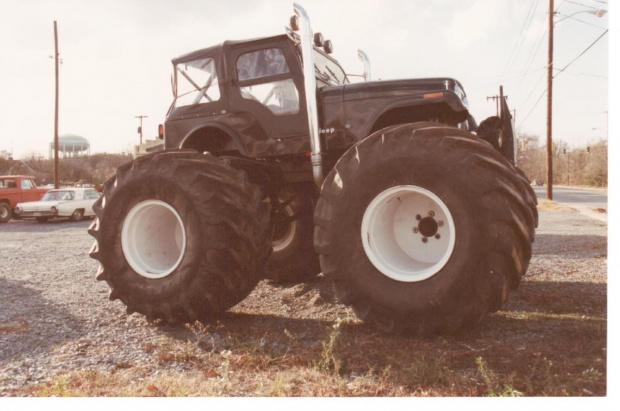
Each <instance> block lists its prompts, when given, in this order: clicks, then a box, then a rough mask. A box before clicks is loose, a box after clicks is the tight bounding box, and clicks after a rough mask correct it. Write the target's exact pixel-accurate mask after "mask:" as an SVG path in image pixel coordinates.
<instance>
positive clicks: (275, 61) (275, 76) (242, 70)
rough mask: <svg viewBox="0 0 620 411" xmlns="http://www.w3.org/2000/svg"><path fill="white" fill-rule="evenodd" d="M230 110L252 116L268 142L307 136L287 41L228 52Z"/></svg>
mask: <svg viewBox="0 0 620 411" xmlns="http://www.w3.org/2000/svg"><path fill="white" fill-rule="evenodd" d="M231 57H232V62H231V63H232V64H234V68H235V70H234V73H235V74H234V76H235V79H234V81H233V89H232V90H231V96H230V99H231V106H232V107H235V108H236V109H238V111H240V112H245V113H249V114H251V115H253V116H254V117H255V119H256V121H257V122H258V123H259V124H260V126H261V127H262V128H263V130H265V133H266V134H267V136H269V137H271V138H276V139H278V138H287V137H299V136H308V116H307V113H306V103H305V94H304V86H303V76H302V72H301V66H300V63H299V59H298V58H297V55H296V53H295V50H294V49H293V45H292V44H290V42H289V41H287V40H281V41H275V42H274V41H272V42H269V43H268V44H264V43H263V44H262V45H261V44H255V45H253V46H252V47H250V46H248V45H246V46H244V47H243V48H240V49H236V50H232V53H231Z"/></svg>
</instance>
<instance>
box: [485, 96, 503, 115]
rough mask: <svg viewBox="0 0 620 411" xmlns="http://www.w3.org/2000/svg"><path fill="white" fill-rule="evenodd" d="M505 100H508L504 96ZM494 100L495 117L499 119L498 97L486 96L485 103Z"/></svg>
mask: <svg viewBox="0 0 620 411" xmlns="http://www.w3.org/2000/svg"><path fill="white" fill-rule="evenodd" d="M504 98H505V99H506V100H508V96H504ZM489 100H495V115H496V116H498V117H499V101H500V96H487V101H489Z"/></svg>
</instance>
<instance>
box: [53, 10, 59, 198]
mask: <svg viewBox="0 0 620 411" xmlns="http://www.w3.org/2000/svg"><path fill="white" fill-rule="evenodd" d="M54 65H55V66H56V108H55V110H54V187H55V188H60V176H59V173H58V28H57V26H56V20H54Z"/></svg>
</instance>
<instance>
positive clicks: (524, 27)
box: [502, 0, 540, 77]
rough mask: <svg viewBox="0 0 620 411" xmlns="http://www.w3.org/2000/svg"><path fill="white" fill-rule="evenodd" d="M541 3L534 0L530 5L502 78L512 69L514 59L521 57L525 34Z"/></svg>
mask: <svg viewBox="0 0 620 411" xmlns="http://www.w3.org/2000/svg"><path fill="white" fill-rule="evenodd" d="M539 1H540V0H532V3H530V8H529V9H528V11H527V15H526V16H525V20H524V21H523V25H522V26H521V31H520V32H519V35H518V36H517V41H515V44H514V46H513V47H512V51H511V52H510V56H509V57H508V61H507V62H506V66H505V67H504V70H502V77H503V76H504V75H505V74H506V70H508V67H510V63H511V62H512V60H513V57H514V58H516V56H518V55H519V50H521V46H522V45H523V39H524V38H525V35H524V34H525V32H527V29H529V26H530V24H531V23H532V19H533V18H534V13H535V12H536V8H537V7H538V2H539ZM534 5H536V7H534Z"/></svg>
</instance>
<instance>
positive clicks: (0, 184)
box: [0, 176, 49, 223]
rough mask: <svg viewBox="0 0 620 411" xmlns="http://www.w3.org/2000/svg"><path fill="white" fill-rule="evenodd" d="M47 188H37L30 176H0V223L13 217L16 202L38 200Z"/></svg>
mask: <svg viewBox="0 0 620 411" xmlns="http://www.w3.org/2000/svg"><path fill="white" fill-rule="evenodd" d="M48 190H49V189H47V188H38V187H37V185H36V184H35V183H34V179H33V178H32V177H30V176H0V223H6V222H7V221H9V220H10V219H11V217H13V207H15V205H16V204H17V203H24V202H26V201H39V200H40V199H41V197H42V196H43V194H45V193H46V192H47V191H48Z"/></svg>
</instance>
